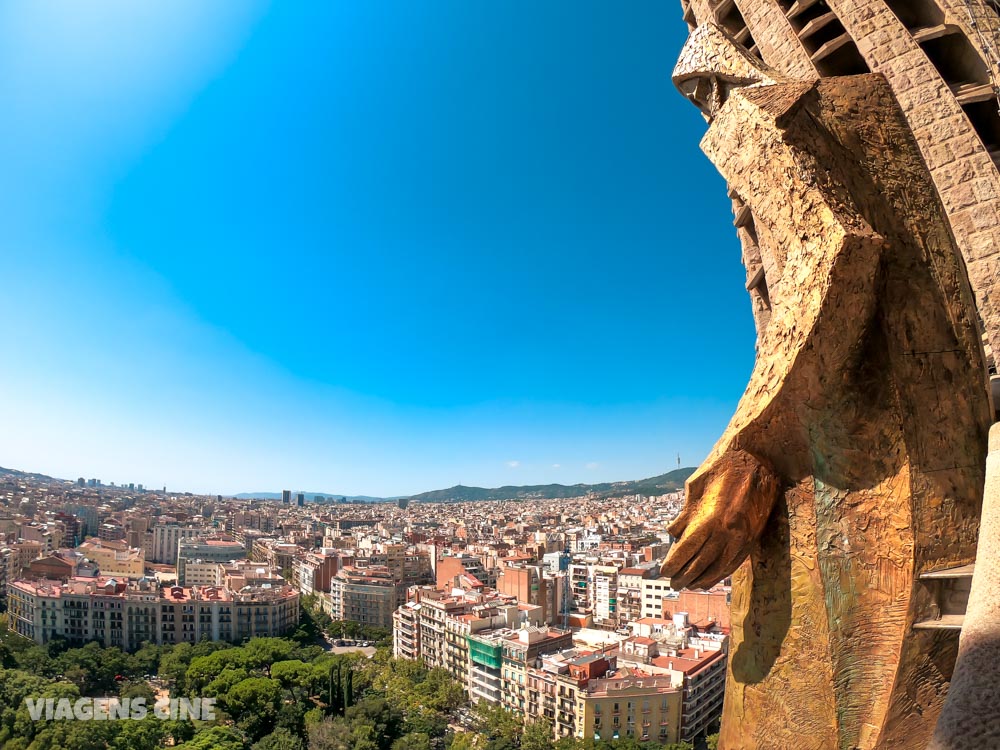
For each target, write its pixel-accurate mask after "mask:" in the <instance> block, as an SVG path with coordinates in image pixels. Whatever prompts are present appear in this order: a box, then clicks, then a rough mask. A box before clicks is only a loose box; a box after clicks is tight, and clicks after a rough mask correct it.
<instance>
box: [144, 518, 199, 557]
mask: <svg viewBox="0 0 1000 750" xmlns="http://www.w3.org/2000/svg"><path fill="white" fill-rule="evenodd" d="M207 533H208V531H207V529H204V528H202V527H200V526H181V525H180V524H177V523H167V524H157V525H156V526H154V527H153V557H152V560H151V561H152V562H155V563H165V564H167V565H176V564H177V544H178V542H180V541H181V540H182V539H194V538H196V537H199V536H205V535H207Z"/></svg>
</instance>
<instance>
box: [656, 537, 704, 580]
mask: <svg viewBox="0 0 1000 750" xmlns="http://www.w3.org/2000/svg"><path fill="white" fill-rule="evenodd" d="M707 539H708V530H707V529H706V528H704V527H695V528H692V529H689V532H688V533H687V534H685V536H683V537H682V538H681V539H678V540H677V541H676V542H675V543H674V546H673V547H671V548H670V552H669V553H668V554H667V559H666V560H664V561H663V567H662V568H661V569H660V573H661V574H662V575H665V576H667V577H668V578H671V579H673V577H674V576H675V575H677V574H678V573H679V572H680V571H681V570H682V569H683V568H684V567H685V566H686V565H687V564H688V563H689V562H690V561H691V559H692V558H693V557H694V556H695V555H697V554H698V552H699V551H700V550H701V547H702V545H703V544H704V543H705V541H706V540H707Z"/></svg>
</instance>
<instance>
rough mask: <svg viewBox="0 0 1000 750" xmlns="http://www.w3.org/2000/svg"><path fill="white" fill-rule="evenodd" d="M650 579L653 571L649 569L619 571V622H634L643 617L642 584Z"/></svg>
mask: <svg viewBox="0 0 1000 750" xmlns="http://www.w3.org/2000/svg"><path fill="white" fill-rule="evenodd" d="M650 577H652V570H651V569H649V568H622V569H621V570H619V571H618V597H617V598H618V620H619V622H623V623H625V622H634V621H635V620H638V619H639V618H640V617H642V582H643V581H644V580H645V579H647V578H650ZM661 601H662V600H661Z"/></svg>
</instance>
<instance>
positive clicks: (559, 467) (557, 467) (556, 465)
mask: <svg viewBox="0 0 1000 750" xmlns="http://www.w3.org/2000/svg"><path fill="white" fill-rule="evenodd" d="M552 468H553V469H561V468H562V466H560V465H559V464H552Z"/></svg>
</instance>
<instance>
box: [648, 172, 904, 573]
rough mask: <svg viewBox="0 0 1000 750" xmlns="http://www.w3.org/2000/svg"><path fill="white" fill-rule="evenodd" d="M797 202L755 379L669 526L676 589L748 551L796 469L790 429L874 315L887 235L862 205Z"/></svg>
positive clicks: (831, 385)
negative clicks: (788, 456)
mask: <svg viewBox="0 0 1000 750" xmlns="http://www.w3.org/2000/svg"><path fill="white" fill-rule="evenodd" d="M799 197H800V198H802V197H809V196H808V191H807V194H806V195H804V196H799ZM791 202H792V203H794V202H796V201H795V196H792V200H791ZM807 204H808V202H807ZM792 208H793V210H792V212H791V215H790V216H786V217H775V218H780V219H781V220H783V221H786V222H787V223H784V227H786V228H787V231H786V236H789V237H793V238H796V239H800V240H801V241H800V242H794V243H792V244H791V245H790V246H786V249H787V256H786V259H785V264H784V273H783V276H782V279H781V280H780V281H779V283H778V284H777V285H776V286H775V287H774V288H773V289H772V290H771V300H772V312H771V319H770V322H769V323H768V326H767V329H766V330H765V331H764V333H763V335H762V337H761V339H760V342H759V346H758V357H757V361H756V364H755V366H754V369H753V373H752V375H751V378H750V383H749V385H748V387H747V390H746V391H745V393H744V395H743V397H742V398H741V400H740V403H739V405H738V407H737V410H736V413H735V415H734V416H733V419H732V420H731V422H730V424H729V426H728V427H727V429H726V431H725V433H724V434H723V437H722V438H721V439H720V440H719V442H718V443H717V444H716V446H715V448H714V449H713V450H712V453H711V454H710V456H709V457H708V459H707V460H706V461H705V462H704V463H703V464H702V465H701V467H700V468H699V469H698V471H696V472H695V473H694V474H693V475H692V476H691V477H690V479H689V480H688V482H687V502H686V505H685V508H684V510H683V512H682V513H681V514H680V516H678V518H677V519H676V520H675V521H674V522H673V523H672V524H671V526H670V528H669V530H670V533H671V534H672V535H673V536H674V537H677V538H678V539H677V542H676V543H675V544H674V546H673V548H672V549H671V551H670V554H669V555H668V557H667V559H666V561H665V562H664V564H663V567H662V574H663V575H664V576H667V577H669V578H670V579H671V586H672V587H673V588H675V589H680V588H709V587H711V586H713V585H715V584H716V583H717V582H718V581H720V580H721V579H723V578H725V577H726V576H728V575H730V574H732V572H733V571H734V570H735V569H736V568H737V567H739V565H740V564H741V563H742V562H743V560H744V559H745V558H746V557H747V555H748V554H749V552H750V550H751V548H752V546H753V544H754V543H755V542H756V541H757V540H758V538H759V537H760V535H761V533H762V532H763V530H764V528H765V525H766V524H767V520H768V518H769V516H770V514H771V511H772V509H773V508H774V505H775V502H776V501H777V499H778V497H779V495H780V493H781V492H782V491H783V488H784V486H785V485H787V483H788V482H789V481H790V480H791V479H792V478H791V477H786V476H782V475H781V472H780V469H778V468H777V467H778V466H780V465H781V464H782V463H786V462H785V461H783V455H782V454H783V452H784V451H786V450H788V446H789V445H794V444H796V443H798V444H799V445H800V446H801V444H802V442H803V441H802V440H801V438H799V439H798V440H797V439H796V437H797V435H796V434H793V433H797V434H798V435H801V432H802V429H803V426H802V420H801V417H800V415H801V414H802V409H803V408H805V409H809V408H810V407H813V408H819V407H820V405H821V403H822V401H823V400H824V394H825V393H829V392H833V391H837V390H838V389H839V387H840V382H841V380H842V378H843V375H844V373H845V370H846V366H847V363H848V362H849V360H850V358H851V356H852V354H856V352H857V348H858V345H859V342H860V341H861V340H862V339H863V337H864V333H865V330H866V328H867V327H868V326H869V325H871V320H872V312H873V310H874V306H875V291H876V290H875V278H876V276H877V269H878V265H879V258H880V255H881V252H882V248H883V246H884V244H885V243H884V240H883V239H882V238H881V237H880V236H879V235H878V234H877V233H875V232H874V231H873V230H872V229H871V228H870V227H869V226H868V225H867V224H866V223H865V222H863V221H861V220H859V219H858V217H857V216H856V215H854V216H848V217H844V216H837V214H836V213H835V212H833V211H831V210H830V209H829V208H828V207H827V206H826V205H825V204H823V205H821V206H820V205H815V204H813V205H812V206H811V208H812V209H813V210H809V211H804V212H803V211H799V212H796V211H795V210H794V206H793V207H792Z"/></svg>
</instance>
